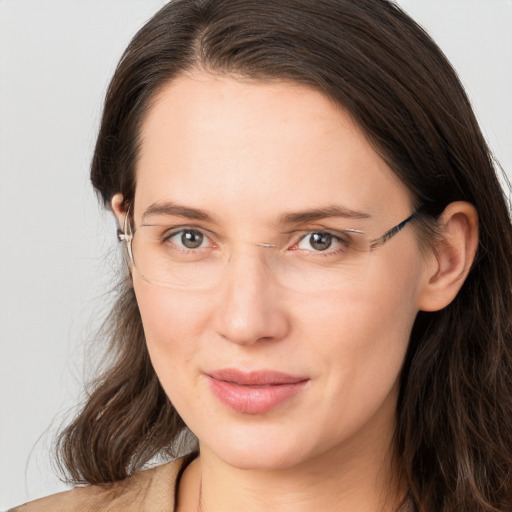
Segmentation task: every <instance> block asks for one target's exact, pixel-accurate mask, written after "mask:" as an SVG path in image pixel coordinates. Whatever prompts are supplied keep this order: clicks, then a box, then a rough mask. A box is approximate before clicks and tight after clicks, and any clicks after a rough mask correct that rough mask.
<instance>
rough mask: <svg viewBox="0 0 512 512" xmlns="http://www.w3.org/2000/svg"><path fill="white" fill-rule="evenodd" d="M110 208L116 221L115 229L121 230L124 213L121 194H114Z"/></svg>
mask: <svg viewBox="0 0 512 512" xmlns="http://www.w3.org/2000/svg"><path fill="white" fill-rule="evenodd" d="M110 208H111V210H112V213H113V214H114V217H115V218H116V221H117V227H118V228H122V227H123V225H124V217H125V215H126V212H125V211H124V209H123V194H121V193H120V192H119V193H117V194H115V195H114V196H113V197H112V199H111V201H110Z"/></svg>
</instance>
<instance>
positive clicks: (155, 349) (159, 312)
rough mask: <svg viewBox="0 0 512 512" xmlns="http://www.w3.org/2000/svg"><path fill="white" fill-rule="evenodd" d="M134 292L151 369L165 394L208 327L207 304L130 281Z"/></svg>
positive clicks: (173, 292) (195, 298) (140, 280)
mask: <svg viewBox="0 0 512 512" xmlns="http://www.w3.org/2000/svg"><path fill="white" fill-rule="evenodd" d="M133 284H134V289H135V294H136V297H137V302H138V305H139V310H140V313H141V317H142V323H143V327H144V334H145V337H146V343H147V347H148V351H149V355H150V357H151V361H152V363H153V367H154V368H155V371H156V373H157V375H158V378H159V379H160V381H161V383H162V386H163V387H164V389H166V391H167V390H168V385H169V382H168V380H170V378H171V376H172V375H177V374H179V373H181V372H183V370H184V369H185V368H186V366H185V365H184V364H183V363H184V362H187V361H189V360H190V359H191V358H192V357H193V355H194V354H196V353H197V351H198V345H199V343H200V338H201V336H200V335H201V333H202V332H204V327H205V325H206V324H207V323H208V320H209V315H208V313H207V309H208V304H207V302H206V304H205V301H204V300H201V297H198V295H197V294H194V295H191V296H187V297H185V296H184V295H185V294H184V293H183V292H176V291H174V290H170V289H166V288H162V287H159V286H155V285H151V284H149V283H147V282H145V281H143V280H142V279H140V278H137V277H136V276H135V277H134V283H133Z"/></svg>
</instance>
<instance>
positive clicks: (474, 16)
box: [0, 0, 512, 510]
mask: <svg viewBox="0 0 512 512" xmlns="http://www.w3.org/2000/svg"><path fill="white" fill-rule="evenodd" d="M164 3H165V2H164V1H163V0H0V510H3V509H6V508H7V507H9V506H14V505H16V504H19V503H22V502H25V501H27V500H31V499H34V498H36V497H39V496H43V495H46V494H50V493H52V492H56V491H58V490H63V489H65V486H64V485H63V484H61V483H59V481H58V480H57V478H56V477H55V475H54V473H53V470H52V467H51V465H50V462H49V459H50V457H49V449H50V447H51V442H52V438H53V435H54V432H55V430H56V428H57V427H58V426H59V424H60V422H62V421H63V420H64V418H65V417H66V416H67V415H68V414H69V410H70V408H71V407H72V406H73V405H74V404H76V402H77V399H78V397H79V396H80V392H81V389H82V382H83V378H84V375H87V373H88V368H89V366H90V364H89V362H90V361H89V359H87V358H85V356H84V354H86V353H88V350H89V349H90V347H91V344H92V349H91V350H92V351H93V353H94V351H95V349H94V344H93V343H94V340H93V337H92V333H93V332H94V329H95V327H97V325H98V322H99V320H98V318H100V317H101V316H102V315H104V314H105V312H106V311H107V303H108V299H107V295H106V294H105V292H106V290H107V289H108V287H109V286H110V282H111V275H112V272H113V269H114V268H115V262H116V251H115V247H116V238H115V228H114V223H113V221H112V219H110V217H109V216H108V215H107V214H105V213H102V211H101V208H100V207H99V206H98V205H97V202H96V199H95V197H94V195H93V193H92V191H91V188H90V186H89V183H88V165H89V160H90V156H91V153H92V148H93V144H94V138H95V134H96V130H97V127H98V121H99V116H100V111H101V103H102V99H103V95H104V92H105V90H106V86H107V83H108V80H109V78H110V76H111V74H112V72H113V69H114V66H115V64H116V62H117V60H118V58H119V56H120V54H121V52H122V50H123V49H124V47H125V46H126V44H127V43H128V41H129V39H130V38H131V36H132V35H133V34H134V33H135V31H136V29H137V28H138V27H140V26H141V25H142V23H143V22H144V21H145V20H146V19H148V18H149V16H150V15H151V14H152V13H153V12H155V11H156V10H157V9H158V8H159V7H160V6H161V5H163V4H164ZM399 4H400V5H402V6H403V7H404V8H405V9H406V10H408V11H409V12H410V14H412V15H413V17H415V18H416V19H417V20H418V21H420V23H422V24H423V25H424V26H425V27H426V28H427V29H428V30H429V31H430V33H431V34H432V35H433V36H434V38H435V39H436V40H437V42H438V43H439V44H440V46H441V47H442V48H443V49H444V51H445V53H446V54H447V55H448V57H449V58H450V59H451V60H452V62H453V63H454V65H455V67H456V68H457V70H458V71H459V73H460V76H461V78H462V80H463V82H464V83H465V85H466V87H467V89H468V92H469V95H470V97H471V99H472V101H473V103H474V106H475V109H476V111H477V115H478V117H479V119H480V121H481V124H482V126H483V130H484V132H485V134H486V136H487V138H488V141H489V143H490V145H491V147H492V148H493V149H494V151H495V153H496V155H497V157H498V158H499V160H500V161H501V163H502V165H503V167H504V168H505V169H506V171H507V172H508V174H509V176H510V175H511V174H512V143H511V142H512V122H511V121H512V97H511V92H512V31H511V30H510V27H512V1H511V0H428V1H427V0H401V1H400V2H399Z"/></svg>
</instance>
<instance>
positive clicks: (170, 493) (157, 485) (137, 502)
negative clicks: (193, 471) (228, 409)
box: [9, 457, 416, 512]
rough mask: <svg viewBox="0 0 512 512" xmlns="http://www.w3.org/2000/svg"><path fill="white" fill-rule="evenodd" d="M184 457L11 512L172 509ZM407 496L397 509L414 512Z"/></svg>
mask: <svg viewBox="0 0 512 512" xmlns="http://www.w3.org/2000/svg"><path fill="white" fill-rule="evenodd" d="M188 461H189V459H188V458H186V457H184V458H181V459H177V460H175V461H173V462H169V463H167V464H163V465H161V466H157V467H155V468H153V469H148V470H146V471H140V472H139V473H135V474H134V475H133V476H131V477H129V478H127V479H126V480H123V481H121V482H116V483H114V484H105V485H91V486H87V487H77V488H75V489H72V490H71V491H65V492H60V493H58V494H53V495H52V496H48V497H46V498H41V499H39V500H35V501H31V502H30V503H26V504H25V505H21V506H20V507H16V508H14V509H11V510H10V511H9V512H172V511H173V510H174V497H175V489H176V478H177V476H178V474H179V472H180V469H181V467H182V465H183V464H184V463H186V462H188ZM415 510H416V509H415V507H414V505H413V503H412V501H411V500H409V499H406V500H405V501H404V503H403V504H402V506H401V507H400V508H399V509H398V511H397V512H414V511H415Z"/></svg>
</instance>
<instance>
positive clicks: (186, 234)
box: [164, 229, 208, 249]
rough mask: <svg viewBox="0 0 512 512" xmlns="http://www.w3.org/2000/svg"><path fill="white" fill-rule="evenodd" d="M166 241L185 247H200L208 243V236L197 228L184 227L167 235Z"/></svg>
mask: <svg viewBox="0 0 512 512" xmlns="http://www.w3.org/2000/svg"><path fill="white" fill-rule="evenodd" d="M164 242H170V243H172V244H174V245H176V246H178V247H182V248H184V249H199V248H201V247H206V246H207V245H208V238H207V237H206V236H205V235H204V234H203V233H201V231H197V230H196V229H182V230H181V231H177V232H174V233H172V234H171V235H170V236H168V237H166V238H165V239H164Z"/></svg>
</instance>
